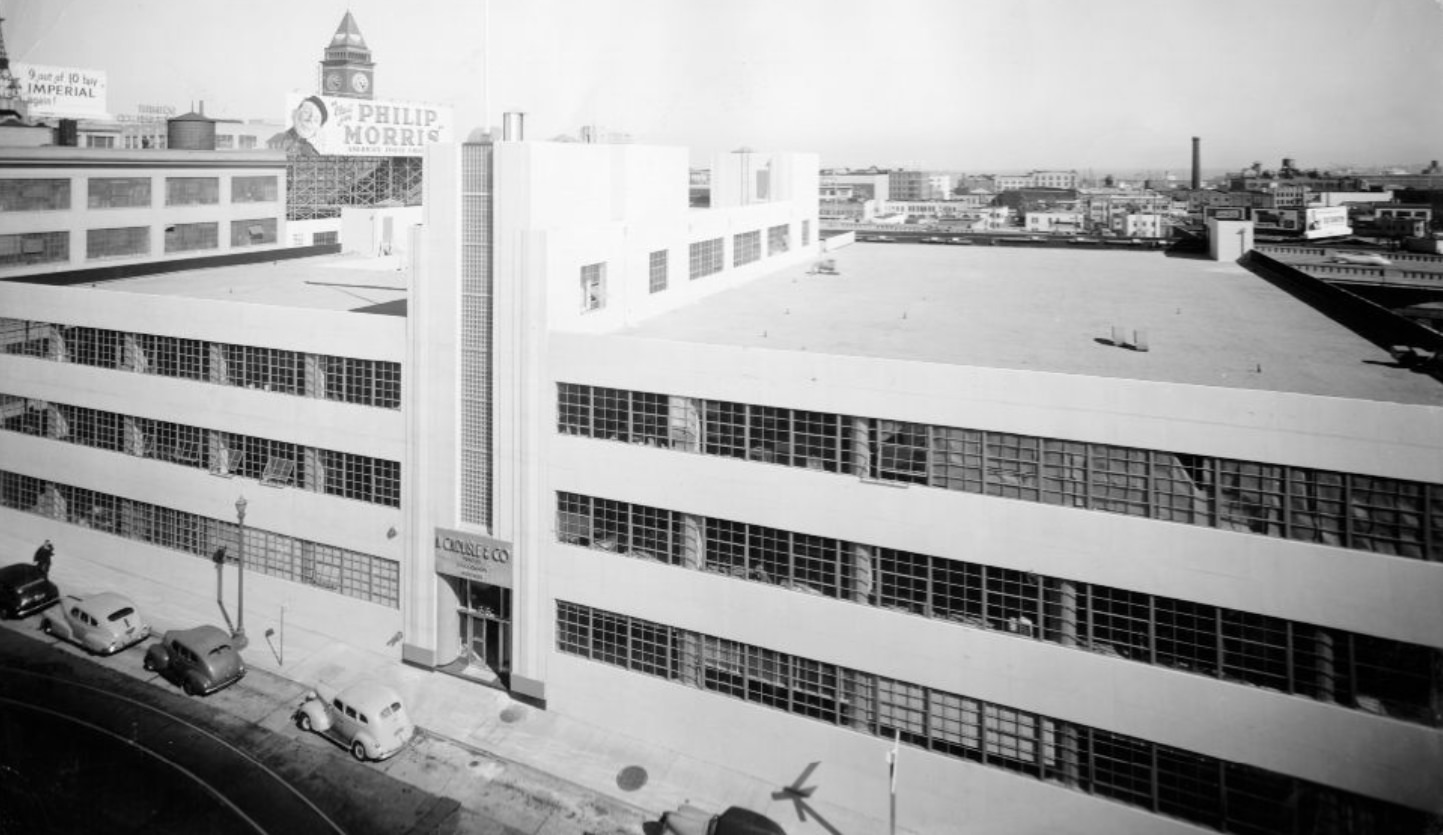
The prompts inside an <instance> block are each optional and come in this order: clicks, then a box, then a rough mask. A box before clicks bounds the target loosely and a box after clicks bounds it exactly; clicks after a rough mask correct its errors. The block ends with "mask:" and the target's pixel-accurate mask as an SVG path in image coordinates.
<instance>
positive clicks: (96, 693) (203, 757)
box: [0, 616, 643, 835]
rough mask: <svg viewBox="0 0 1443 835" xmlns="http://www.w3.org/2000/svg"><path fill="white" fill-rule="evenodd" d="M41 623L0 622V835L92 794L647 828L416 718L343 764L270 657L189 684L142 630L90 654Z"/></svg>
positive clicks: (438, 822) (237, 826) (385, 818)
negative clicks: (299, 716)
mask: <svg viewBox="0 0 1443 835" xmlns="http://www.w3.org/2000/svg"><path fill="white" fill-rule="evenodd" d="M38 624H39V616H32V617H31V618H28V619H25V620H20V621H8V622H6V623H5V625H6V626H7V627H8V628H7V629H0V658H3V659H4V660H3V662H0V669H3V670H4V675H0V732H3V733H4V737H5V740H6V742H7V745H5V746H0V747H3V748H4V749H5V754H6V757H5V759H4V760H3V761H0V768H3V769H4V773H5V774H6V775H7V776H8V778H9V779H8V780H6V781H0V784H3V785H5V786H6V791H5V801H6V802H5V803H4V804H3V808H4V810H5V811H4V814H3V816H0V833H10V832H16V833H19V832H26V833H31V832H57V833H61V832H72V831H75V830H76V828H77V827H79V826H80V825H81V822H82V821H83V820H85V819H90V818H93V817H94V815H95V809H94V807H93V806H92V805H90V804H88V803H77V802H76V801H80V800H89V799H90V798H92V797H94V796H95V795H96V794H97V793H98V794H99V796H101V797H102V798H104V802H103V804H102V806H101V808H102V809H103V810H104V811H103V814H104V816H105V819H106V821H107V828H108V829H110V830H111V831H122V832H123V831H135V832H148V833H156V832H160V833H168V832H174V833H182V832H196V831H205V832H221V833H228V832H256V831H260V832H266V833H275V834H276V835H279V833H291V832H294V833H314V832H326V831H334V832H344V833H348V835H368V833H377V835H380V833H399V832H405V833H416V835H424V834H425V833H449V832H466V833H484V834H488V835H489V834H490V833H495V834H496V835H512V833H538V835H539V834H541V833H544V835H567V834H569V833H578V835H579V834H580V833H596V834H597V835H600V834H601V833H622V832H632V833H639V832H642V831H643V820H642V817H643V816H642V814H641V813H640V812H639V811H637V810H634V809H630V808H627V807H624V806H623V805H621V804H616V803H614V802H611V801H609V800H608V799H606V798H603V797H600V796H596V795H594V794H593V793H591V792H588V791H586V790H583V789H580V788H578V787H576V786H572V785H570V784H567V783H566V782H565V781H562V780H558V779H556V778H554V777H551V776H550V775H545V774H542V773H541V772H538V771H536V770H535V769H529V768H526V767H524V766H521V765H518V764H516V763H512V762H508V761H506V760H504V759H501V758H499V757H496V756H493V755H490V754H487V753H485V752H483V751H481V750H479V749H476V748H473V747H470V746H467V745H464V744H461V743H458V742H455V741H452V740H448V739H445V738H443V737H440V736H437V735H435V734H432V733H427V732H425V731H423V732H422V733H421V734H420V736H419V737H418V739H417V740H416V742H415V743H414V744H413V745H412V746H411V747H410V748H409V749H408V750H406V751H404V752H402V753H401V754H399V755H397V756H395V757H393V758H391V759H390V760H387V761H385V762H383V763H367V764H360V763H356V762H353V761H352V760H351V758H350V757H349V755H348V754H347V753H346V752H345V751H343V750H341V749H340V748H339V747H337V746H335V745H334V744H332V743H331V742H330V741H328V740H326V739H324V738H322V737H320V736H318V735H314V734H305V733H302V732H301V731H300V730H299V729H297V728H296V727H295V725H294V724H293V723H292V722H291V718H290V717H291V714H292V711H293V710H294V708H295V705H296V704H298V703H299V702H300V700H301V697H302V695H303V694H304V692H305V688H304V687H303V686H301V685H299V684H297V683H295V682H293V681H290V680H288V679H285V678H282V677H280V676H277V675H274V674H271V673H269V672H266V671H265V670H257V669H252V670H251V671H250V673H249V674H248V675H247V676H246V677H245V678H244V679H242V680H241V681H240V682H238V683H236V684H235V685H233V686H231V687H229V688H227V689H225V690H222V691H220V692H218V693H215V694H213V695H211V696H209V697H206V698H204V699H192V698H187V697H186V696H184V695H182V694H180V693H179V691H178V690H177V689H176V688H175V687H174V686H172V685H170V684H169V683H167V682H165V681H164V680H163V679H161V678H159V676H156V675H155V674H152V673H149V672H147V671H145V670H144V669H143V668H142V666H141V661H142V657H143V653H144V647H145V644H141V645H140V646H137V647H132V648H131V649H129V650H126V651H124V652H121V653H119V654H117V655H115V656H111V657H108V658H96V657H92V656H88V655H86V654H85V653H83V652H81V651H80V650H78V649H77V648H75V647H72V646H70V645H68V644H64V643H61V642H59V641H56V640H54V639H51V638H48V637H46V636H44V635H43V634H42V633H41V632H40V631H39V629H38ZM66 717H73V718H70V719H67V718H66ZM171 717H173V719H172V718H171ZM77 721H78V722H81V723H84V725H83V727H82V726H78V725H77V724H76V722H77ZM41 722H43V723H44V724H41ZM42 730H44V731H48V732H49V733H44V734H42V733H41V731H42ZM57 733H58V734H59V736H58V737H56V736H54V734H57ZM146 752H149V753H146ZM82 763H84V764H86V767H84V768H82V767H81V764H82Z"/></svg>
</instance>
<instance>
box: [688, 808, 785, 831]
mask: <svg viewBox="0 0 1443 835" xmlns="http://www.w3.org/2000/svg"><path fill="white" fill-rule="evenodd" d="M661 831H662V833H663V835H787V832H786V830H785V829H782V827H781V824H778V823H777V822H776V821H774V820H772V819H771V818H769V817H767V816H766V815H763V814H760V813H758V812H753V811H752V810H750V809H743V808H742V807H740V806H733V807H731V808H730V809H727V810H726V811H725V812H722V813H721V814H720V815H713V814H712V813H710V812H708V811H706V810H704V809H698V808H697V807H695V806H692V805H690V804H683V805H682V807H681V808H680V809H678V810H676V811H675V812H666V813H663V814H662V816H661Z"/></svg>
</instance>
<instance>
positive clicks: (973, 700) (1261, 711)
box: [403, 142, 1443, 833]
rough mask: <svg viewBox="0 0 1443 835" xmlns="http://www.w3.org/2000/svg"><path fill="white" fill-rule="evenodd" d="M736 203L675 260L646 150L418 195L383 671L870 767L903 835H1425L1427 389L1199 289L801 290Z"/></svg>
mask: <svg viewBox="0 0 1443 835" xmlns="http://www.w3.org/2000/svg"><path fill="white" fill-rule="evenodd" d="M672 156H675V158H674V159H673V158H672ZM643 159H644V160H645V163H644V164H642V160H643ZM732 162H733V164H734V163H735V161H734V160H733V161H732ZM771 164H772V165H773V166H775V168H774V169H773V170H774V174H773V176H772V177H771V178H770V179H769V182H770V183H771V185H772V193H771V196H770V199H769V200H768V201H765V202H762V201H756V200H755V195H751V196H750V197H749V196H748V195H747V194H746V193H744V192H743V193H733V194H730V195H728V194H725V193H721V194H718V195H715V196H714V203H713V207H714V209H713V210H714V211H718V210H719V211H720V212H721V214H719V215H717V216H716V217H715V218H714V219H712V220H706V221H700V220H696V219H692V218H687V217H686V216H684V215H679V214H675V213H674V210H673V209H669V208H668V207H674V206H677V205H679V204H680V197H679V196H677V197H676V198H673V197H671V196H669V193H670V191H672V190H675V189H680V188H681V183H683V182H684V177H685V167H684V159H683V158H682V156H681V155H680V154H679V153H678V154H674V155H673V152H671V151H658V150H655V149H642V148H635V147H633V148H628V149H596V148H591V149H588V148H586V147H584V146H575V145H559V146H558V145H546V144H535V143H525V142H521V143H510V142H502V143H500V144H498V145H495V146H462V147H460V148H458V149H455V150H446V149H438V150H437V151H435V152H434V153H433V154H432V155H431V156H430V157H428V160H427V170H428V177H430V178H434V179H428V186H429V188H428V199H427V202H426V205H427V222H426V231H425V233H424V236H425V240H426V242H425V243H424V244H423V251H424V252H425V253H427V254H426V257H425V259H424V261H425V263H426V264H427V265H428V266H427V271H426V274H425V275H424V276H423V280H422V281H420V282H418V284H417V288H416V291H415V293H414V295H413V297H412V309H411V316H412V322H411V327H412V333H413V334H426V335H427V336H426V338H425V339H424V340H422V339H413V343H412V348H411V351H412V354H411V355H410V358H409V359H408V362H407V367H408V368H416V369H423V368H424V369H428V372H427V374H426V375H424V376H422V377H421V378H420V379H417V380H416V381H415V387H414V388H412V389H411V390H410V396H409V398H408V401H407V403H408V407H410V408H412V409H413V411H412V412H411V413H410V414H409V415H408V418H407V419H408V422H409V424H410V425H411V426H412V428H413V429H412V432H411V433H409V436H408V443H409V444H410V445H411V452H410V454H409V455H408V457H407V461H408V462H409V463H408V466H409V468H410V469H409V470H408V473H409V474H408V484H412V485H414V490H415V492H414V494H413V495H414V498H415V503H414V504H412V505H411V506H410V507H409V508H408V510H407V512H408V521H407V524H406V525H405V526H404V530H406V531H408V534H407V535H408V536H409V537H411V546H410V549H409V552H408V556H407V559H406V568H405V571H406V572H407V576H408V577H412V578H414V584H413V585H410V586H408V587H409V588H411V589H413V591H414V593H413V595H408V597H407V602H406V604H405V606H407V607H409V608H407V609H406V610H405V611H403V617H404V618H405V621H406V623H405V628H404V632H405V634H406V636H407V643H406V648H405V653H406V656H407V658H408V659H409V660H410V661H411V662H412V663H416V664H427V665H429V664H441V663H445V662H446V661H447V660H449V659H450V658H452V657H453V655H454V654H455V653H456V651H457V650H462V651H467V652H470V653H471V655H472V656H473V657H475V658H480V659H485V660H487V661H488V663H492V664H500V665H502V669H504V671H505V672H506V674H507V676H508V678H507V682H508V684H509V686H510V687H511V688H512V689H513V691H514V692H517V693H519V694H522V695H525V696H527V697H529V698H532V699H536V700H542V701H544V702H545V703H546V705H547V706H548V708H549V709H553V710H557V711H560V712H563V713H567V714H570V715H574V716H578V717H581V718H584V719H586V720H588V721H592V722H597V723H604V724H607V725H608V726H610V727H613V728H617V729H620V730H622V731H624V732H626V733H628V734H633V735H635V736H637V737H639V738H643V739H647V740H650V741H652V742H654V743H656V744H659V745H663V746H667V747H681V748H684V749H685V750H688V751H705V752H709V756H711V757H713V758H714V759H713V761H714V762H717V763H718V765H719V766H721V767H725V768H734V769H739V770H742V771H744V772H747V773H752V774H758V775H764V776H766V777H767V778H769V779H774V780H776V781H777V785H779V786H780V785H787V784H788V782H789V781H790V780H792V779H793V778H794V777H795V776H796V774H797V773H800V772H801V771H802V770H803V769H804V768H806V766H807V764H808V763H812V762H823V763H825V764H826V766H827V767H828V768H829V769H830V771H829V774H830V775H831V776H830V778H829V781H830V782H829V783H828V791H829V792H832V793H833V795H832V796H834V797H845V798H848V799H849V800H848V801H846V802H847V803H849V804H850V805H851V806H852V808H854V809H858V810H860V811H861V812H863V813H864V814H868V815H871V816H873V817H874V818H875V819H878V820H881V819H883V818H885V816H886V809H885V803H886V795H885V793H884V791H883V790H882V788H883V785H884V780H885V776H884V774H883V772H882V769H881V768H880V767H879V765H878V764H880V763H881V762H882V759H881V755H882V752H883V751H884V750H885V749H886V748H887V747H888V746H889V745H890V744H891V741H892V740H893V739H894V738H900V740H901V741H902V743H903V744H904V751H903V754H902V756H903V757H904V758H905V762H906V765H905V766H904V767H905V768H906V769H907V774H908V775H909V777H910V780H911V781H912V782H909V783H908V784H907V785H908V789H907V791H908V795H907V797H908V802H907V806H906V809H905V811H904V813H903V815H902V819H901V824H902V825H903V826H904V827H905V828H911V829H913V830H914V831H919V832H932V831H946V830H947V829H948V828H949V827H951V826H954V825H955V822H956V821H957V820H958V819H959V818H960V817H961V816H963V815H965V816H966V817H967V819H968V820H969V821H970V822H971V823H970V825H971V826H972V827H973V828H976V829H978V830H979V831H999V832H1000V831H1019V830H1020V831H1033V830H1041V829H1045V828H1047V827H1049V826H1051V827H1072V828H1084V829H1087V830H1089V831H1103V830H1105V831H1114V832H1149V833H1153V832H1191V831H1199V829H1200V828H1203V829H1205V828H1213V829H1221V830H1224V831H1258V832H1296V831H1299V830H1302V831H1307V830H1308V829H1309V828H1312V829H1314V830H1318V831H1336V832H1342V831H1374V832H1380V833H1382V832H1392V831H1417V830H1419V829H1421V827H1423V825H1424V820H1425V818H1426V816H1427V814H1428V813H1437V812H1439V811H1443V805H1440V803H1439V801H1438V799H1437V796H1436V793H1435V792H1434V790H1433V788H1434V785H1435V784H1434V781H1433V779H1432V776H1433V775H1436V774H1437V773H1439V769H1440V767H1443V749H1440V746H1439V741H1440V735H1439V734H1440V732H1439V728H1438V723H1439V716H1438V711H1437V705H1438V693H1439V683H1438V678H1437V675H1438V673H1437V669H1438V668H1437V666H1436V663H1437V658H1438V653H1439V649H1440V647H1443V614H1440V612H1439V610H1438V607H1437V606H1436V605H1434V601H1435V599H1436V597H1437V595H1438V593H1439V592H1440V591H1443V573H1440V571H1439V570H1438V565H1437V563H1438V560H1439V556H1440V553H1443V552H1440V551H1439V546H1438V541H1439V540H1438V535H1437V532H1438V530H1439V529H1440V525H1443V512H1440V508H1443V504H1440V503H1439V500H1438V493H1439V491H1440V489H1443V487H1440V485H1443V460H1440V458H1439V454H1438V442H1437V438H1436V426H1437V424H1438V421H1439V419H1440V417H1443V389H1440V387H1439V386H1438V384H1437V382H1436V381H1435V380H1433V379H1431V378H1427V377H1422V376H1419V375H1416V374H1413V373H1411V372H1406V371H1404V370H1403V369H1398V368H1396V367H1391V366H1392V364H1391V363H1389V362H1387V360H1386V357H1387V353H1386V351H1384V350H1382V349H1381V348H1379V347H1377V346H1375V345H1373V344H1371V343H1370V342H1369V341H1367V340H1365V339H1363V338H1362V337H1360V336H1358V335H1356V334H1354V333H1352V332H1351V331H1348V330H1346V329H1344V328H1342V327H1341V326H1339V325H1337V324H1336V323H1334V322H1333V320H1331V319H1330V318H1329V317H1327V316H1325V315H1323V314H1322V313H1320V312H1317V311H1314V310H1313V309H1311V308H1309V307H1308V306H1306V305H1305V304H1303V303H1301V302H1299V301H1298V300H1296V299H1295V298H1293V297H1292V296H1290V295H1288V294H1287V293H1284V292H1283V291H1281V290H1280V289H1278V288H1276V287H1275V286H1274V285H1272V284H1271V283H1269V282H1267V281H1265V280H1263V279H1261V278H1259V277H1258V276H1256V275H1254V274H1252V273H1250V272H1248V271H1247V270H1245V269H1243V268H1242V267H1239V266H1236V265H1231V264H1216V263H1207V262H1196V261H1190V260H1185V259H1164V258H1160V257H1147V256H1138V255H1135V254H1130V253H1101V252H1099V253H1089V254H1088V257H1087V258H1086V259H1085V260H1084V259H1081V258H1078V257H1077V256H1076V255H1072V254H1069V253H1064V252H1030V253H1016V252H1012V251H1007V250H993V249H967V250H960V251H959V250H953V249H951V248H931V247H919V248H910V247H908V248H902V249H901V250H894V249H893V248H890V247H888V248H861V247H858V248H857V249H855V250H844V251H842V252H838V253H834V254H829V258H832V259H833V260H834V263H833V264H832V265H831V267H830V268H829V269H827V270H817V269H815V265H814V263H813V260H814V257H813V253H814V250H813V249H812V247H813V246H814V242H813V241H812V240H811V235H810V231H809V227H810V223H811V221H810V218H809V211H808V210H807V209H806V208H805V206H804V204H805V202H806V201H808V200H810V199H811V198H810V196H809V194H810V192H811V191H812V190H813V189H814V188H815V186H814V185H810V184H809V183H808V179H807V178H806V177H804V176H803V175H802V173H801V172H803V171H804V170H806V169H807V168H808V165H807V164H806V162H805V161H804V160H793V159H791V158H788V157H784V156H778V157H775V158H773V159H772V162H771ZM668 172H670V173H668ZM667 180H674V181H675V183H676V185H675V186H674V187H673V186H671V185H667V184H666V183H665V181H667ZM749 181H750V178H745V177H742V178H738V177H734V176H732V175H731V174H730V173H726V172H725V171H724V172H723V173H722V174H721V175H720V176H718V177H717V178H716V179H715V182H717V183H723V184H726V183H733V182H736V183H746V182H749ZM451 184H456V185H454V186H453V185H451ZM579 184H588V185H584V186H583V188H584V190H583V192H582V196H581V197H580V199H578V196H577V188H578V185H579ZM788 184H789V185H788ZM698 223H704V224H705V225H703V226H699V225H697V224H698ZM488 251H489V252H490V253H491V257H490V259H487V258H486V257H485V253H487V252H488ZM682 251H685V252H686V253H687V257H686V259H685V263H686V265H687V266H686V269H685V273H684V275H685V279H684V280H683V272H682V270H681V269H680V266H679V262H678V256H679V254H680V253H681V252H682ZM674 265H676V266H675V268H674ZM678 291H679V292H678ZM674 292H676V294H675V295H669V294H672V293H674ZM1038 299H1054V300H1065V304H1049V305H1045V306H1039V305H1037V303H1036V302H1037V300H1038ZM1120 300H1123V301H1120ZM456 310H461V311H464V312H463V314H462V315H461V316H460V317H459V320H458V319H457V317H456V316H455V315H454V313H453V312H454V311H456ZM1210 311H1218V313H1217V315H1211V314H1210ZM1264 332H1265V333H1267V334H1268V339H1267V340H1258V339H1252V338H1249V337H1248V334H1255V333H1264ZM1018 334H1028V336H1027V337H1025V338H1021V337H1019V336H1018ZM1119 334H1121V336H1119ZM453 344H454V345H456V346H457V350H456V351H455V352H454V353H453V352H449V351H447V350H446V349H445V348H443V347H442V346H447V345H453ZM1369 360H1372V362H1370V361H1369ZM423 428H424V429H425V430H427V431H425V432H422V431H420V430H421V429H423ZM453 437H454V438H456V439H457V446H454V447H453V446H452V445H451V443H450V442H449V441H448V440H447V439H449V438H453Z"/></svg>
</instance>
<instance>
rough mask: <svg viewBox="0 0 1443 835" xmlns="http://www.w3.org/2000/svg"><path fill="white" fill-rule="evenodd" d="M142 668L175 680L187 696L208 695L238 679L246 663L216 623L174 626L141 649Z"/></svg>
mask: <svg viewBox="0 0 1443 835" xmlns="http://www.w3.org/2000/svg"><path fill="white" fill-rule="evenodd" d="M145 669H147V670H151V671H153V672H157V673H160V674H161V675H162V676H164V677H165V678H166V679H167V680H168V681H170V682H172V683H174V684H179V685H180V688H181V689H182V690H184V691H185V692H186V695H188V696H195V695H202V696H204V695H209V694H211V693H214V692H215V691H217V690H220V689H221V688H223V687H229V686H230V685H232V684H235V683H236V682H237V681H240V680H241V678H242V677H243V676H244V675H245V674H246V663H245V660H244V659H242V658H241V655H240V653H239V652H237V651H236V648H235V647H233V646H231V639H230V635H228V634H226V631H225V630H224V629H221V628H220V627H218V626H197V627H194V628H191V629H177V630H172V631H170V632H167V633H165V634H164V635H163V636H161V639H160V642H159V643H156V644H151V646H150V649H148V650H146V651H145Z"/></svg>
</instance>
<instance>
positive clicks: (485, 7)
mask: <svg viewBox="0 0 1443 835" xmlns="http://www.w3.org/2000/svg"><path fill="white" fill-rule="evenodd" d="M481 25H482V27H483V28H484V29H485V31H484V32H482V33H481V76H482V78H481V129H482V130H483V131H485V132H486V133H490V132H491V0H482V3H481ZM493 138H494V137H493Z"/></svg>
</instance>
